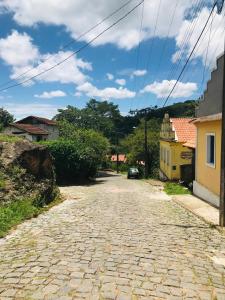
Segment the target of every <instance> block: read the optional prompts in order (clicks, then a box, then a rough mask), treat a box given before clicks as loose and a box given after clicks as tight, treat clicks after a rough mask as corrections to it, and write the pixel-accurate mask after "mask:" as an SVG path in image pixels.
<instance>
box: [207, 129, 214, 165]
mask: <svg viewBox="0 0 225 300" xmlns="http://www.w3.org/2000/svg"><path fill="white" fill-rule="evenodd" d="M209 136H214V163H213V164H212V163H209V162H208V137H209ZM206 165H207V166H208V167H210V168H214V169H215V168H216V134H215V132H209V133H206Z"/></svg>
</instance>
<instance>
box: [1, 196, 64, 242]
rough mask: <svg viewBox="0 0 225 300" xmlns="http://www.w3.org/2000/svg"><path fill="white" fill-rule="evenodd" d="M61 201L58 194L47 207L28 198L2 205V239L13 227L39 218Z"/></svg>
mask: <svg viewBox="0 0 225 300" xmlns="http://www.w3.org/2000/svg"><path fill="white" fill-rule="evenodd" d="M61 201H62V199H61V198H60V197H58V194H57V196H56V197H55V198H54V199H53V201H52V202H51V203H50V204H48V206H45V207H41V206H38V205H37V201H36V199H35V200H34V199H28V198H24V199H17V200H14V201H13V202H10V203H9V204H5V205H2V206H1V205H0V238H2V237H4V236H5V235H6V234H7V232H8V231H9V230H10V229H11V228H12V227H14V226H16V225H18V224H20V223H22V222H23V221H24V220H28V219H31V218H33V217H37V216H38V215H39V214H40V213H42V212H44V211H46V210H48V209H49V208H51V207H52V206H54V205H56V204H58V203H60V202H61Z"/></svg>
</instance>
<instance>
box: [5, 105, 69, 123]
mask: <svg viewBox="0 0 225 300" xmlns="http://www.w3.org/2000/svg"><path fill="white" fill-rule="evenodd" d="M3 107H4V108H5V109H7V110H8V111H9V112H10V113H11V114H13V115H14V116H15V117H16V119H17V120H18V119H21V118H24V117H26V116H28V115H35V116H40V117H46V118H52V117H53V116H55V114H56V113H57V110H58V109H59V108H64V107H59V105H57V106H56V105H51V104H40V103H20V104H19V103H14V102H10V103H5V104H3Z"/></svg>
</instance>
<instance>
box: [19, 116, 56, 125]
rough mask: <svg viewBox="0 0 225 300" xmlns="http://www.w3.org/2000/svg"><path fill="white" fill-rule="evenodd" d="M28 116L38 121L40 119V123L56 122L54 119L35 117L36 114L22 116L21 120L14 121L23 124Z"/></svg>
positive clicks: (54, 123)
mask: <svg viewBox="0 0 225 300" xmlns="http://www.w3.org/2000/svg"><path fill="white" fill-rule="evenodd" d="M29 118H33V119H36V120H38V121H40V122H42V123H44V124H47V125H57V122H56V121H53V120H49V119H47V118H42V117H37V116H28V117H26V118H24V119H22V120H19V121H17V122H16V123H21V124H23V121H25V120H27V119H29Z"/></svg>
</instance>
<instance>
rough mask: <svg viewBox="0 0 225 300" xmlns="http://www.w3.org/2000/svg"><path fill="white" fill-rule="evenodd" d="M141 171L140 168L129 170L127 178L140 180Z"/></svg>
mask: <svg viewBox="0 0 225 300" xmlns="http://www.w3.org/2000/svg"><path fill="white" fill-rule="evenodd" d="M139 175H140V174H139V171H138V168H134V167H132V168H129V169H128V173H127V178H128V179H130V178H136V179H137V178H139Z"/></svg>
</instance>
